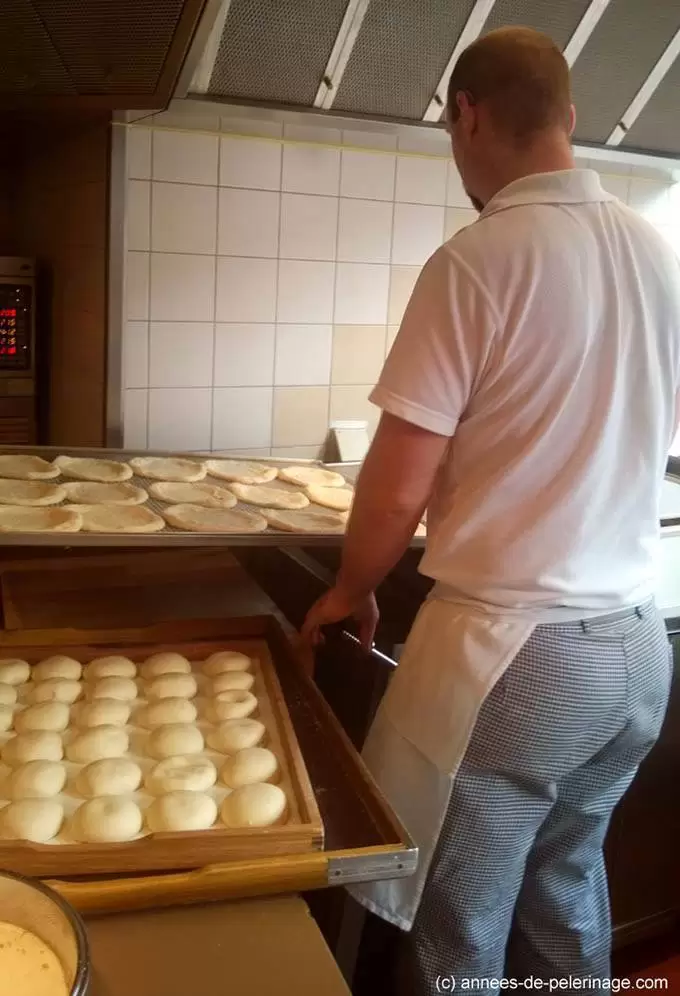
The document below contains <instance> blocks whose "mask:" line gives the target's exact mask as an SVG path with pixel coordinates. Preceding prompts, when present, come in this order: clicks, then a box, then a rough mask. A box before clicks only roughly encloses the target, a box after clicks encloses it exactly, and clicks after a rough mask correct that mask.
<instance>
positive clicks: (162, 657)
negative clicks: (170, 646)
mask: <svg viewBox="0 0 680 996" xmlns="http://www.w3.org/2000/svg"><path fill="white" fill-rule="evenodd" d="M140 671H141V672H142V677H143V678H160V677H161V675H163V674H191V664H190V663H189V661H188V660H187V659H186V657H183V656H182V655H181V654H175V653H172V652H170V651H168V652H166V653H162V654H152V655H151V657H148V658H147V659H146V660H145V661H144V663H143V664H142V666H141V668H140Z"/></svg>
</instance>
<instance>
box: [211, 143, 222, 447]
mask: <svg viewBox="0 0 680 996" xmlns="http://www.w3.org/2000/svg"><path fill="white" fill-rule="evenodd" d="M221 160H222V142H221V141H220V140H219V139H218V141H217V175H216V185H215V198H216V208H217V209H216V211H215V253H214V255H213V351H212V384H211V389H210V446H209V449H210V452H211V453H214V452H215V450H214V445H215V363H216V360H217V261H218V259H219V258H220V257H219V248H220V169H221V165H222V162H221Z"/></svg>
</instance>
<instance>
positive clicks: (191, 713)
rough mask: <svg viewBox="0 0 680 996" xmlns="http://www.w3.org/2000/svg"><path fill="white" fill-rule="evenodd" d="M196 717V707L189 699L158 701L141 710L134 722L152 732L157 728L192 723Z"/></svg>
mask: <svg viewBox="0 0 680 996" xmlns="http://www.w3.org/2000/svg"><path fill="white" fill-rule="evenodd" d="M196 715H197V712H196V706H195V705H194V703H193V702H191V701H190V700H189V699H182V698H169V699H158V700H157V701H156V702H151V703H150V704H149V705H148V706H147V707H146V708H145V709H141V710H140V711H139V712H138V713H137V716H136V718H135V722H137V723H139V725H140V726H145V727H147V729H150V730H153V729H155V728H156V727H157V726H169V725H175V724H176V723H193V722H194V721H195V719H196Z"/></svg>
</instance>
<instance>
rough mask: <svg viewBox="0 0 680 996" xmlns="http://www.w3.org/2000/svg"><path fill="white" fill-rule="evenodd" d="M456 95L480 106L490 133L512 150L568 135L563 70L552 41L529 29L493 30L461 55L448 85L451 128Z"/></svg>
mask: <svg viewBox="0 0 680 996" xmlns="http://www.w3.org/2000/svg"><path fill="white" fill-rule="evenodd" d="M461 91H463V92H464V93H466V94H467V95H468V98H469V99H470V101H471V102H473V103H476V104H481V103H485V104H486V105H487V106H488V108H489V110H490V112H491V115H492V118H493V121H494V124H495V125H496V127H497V128H498V129H499V130H502V131H504V132H506V133H507V135H508V137H509V138H510V139H511V140H512V141H513V142H515V143H516V144H517V145H525V144H527V143H528V142H530V141H531V140H532V139H533V138H534V137H535V136H536V135H537V134H538V133H539V132H541V131H545V130H547V129H550V128H564V130H565V131H568V129H569V120H570V108H571V89H570V85H569V67H568V65H567V62H566V59H565V58H564V56H563V55H562V53H561V51H560V50H559V48H558V47H557V45H556V44H555V42H554V41H553V40H552V38H549V37H548V35H544V34H542V33H541V32H540V31H534V30H533V29H532V28H499V29H498V30H496V31H490V32H489V34H487V35H484V36H483V37H482V38H479V39H478V40H477V41H475V42H473V43H472V45H470V46H469V47H468V48H466V49H465V51H464V52H463V53H462V54H461V56H460V58H459V59H458V61H457V63H456V65H455V66H454V68H453V72H452V74H451V79H450V80H449V88H448V108H447V113H448V115H449V121H451V123H455V122H456V121H457V120H458V115H459V110H458V105H457V103H456V95H457V94H458V93H460V92H461Z"/></svg>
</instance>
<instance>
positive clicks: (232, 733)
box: [208, 719, 265, 754]
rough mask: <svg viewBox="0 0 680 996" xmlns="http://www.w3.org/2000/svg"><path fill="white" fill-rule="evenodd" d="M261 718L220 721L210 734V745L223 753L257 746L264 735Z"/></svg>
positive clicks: (233, 752) (232, 752) (231, 752)
mask: <svg viewBox="0 0 680 996" xmlns="http://www.w3.org/2000/svg"><path fill="white" fill-rule="evenodd" d="M264 733H265V730H264V726H263V724H262V723H261V722H260V721H259V719H228V720H226V722H224V723H220V725H219V726H218V727H216V728H215V729H214V730H213V732H212V733H211V734H210V736H209V738H208V739H209V743H210V746H211V747H213V748H214V749H215V750H218V751H221V753H223V754H235V753H236V752H237V751H239V750H245V749H246V747H257V745H258V744H259V743H260V741H261V740H262V738H263V737H264Z"/></svg>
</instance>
